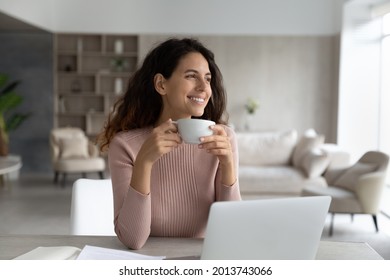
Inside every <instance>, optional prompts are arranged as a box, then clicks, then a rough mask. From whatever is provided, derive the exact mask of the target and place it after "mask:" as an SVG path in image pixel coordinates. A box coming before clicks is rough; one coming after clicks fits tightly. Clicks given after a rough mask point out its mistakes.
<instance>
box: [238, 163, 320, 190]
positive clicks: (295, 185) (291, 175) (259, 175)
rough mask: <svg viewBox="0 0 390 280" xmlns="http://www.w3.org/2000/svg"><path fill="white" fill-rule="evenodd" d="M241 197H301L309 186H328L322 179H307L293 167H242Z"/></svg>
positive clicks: (240, 174)
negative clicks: (256, 195)
mask: <svg viewBox="0 0 390 280" xmlns="http://www.w3.org/2000/svg"><path fill="white" fill-rule="evenodd" d="M239 181H240V191H241V195H249V194H258V195H265V194H273V195H276V194H279V195H300V192H301V191H302V189H303V188H304V187H305V186H307V185H320V186H326V182H325V180H324V179H323V178H322V177H317V178H307V177H306V176H305V175H304V174H303V172H302V171H301V170H299V169H297V168H294V167H292V166H286V165H280V166H240V168H239Z"/></svg>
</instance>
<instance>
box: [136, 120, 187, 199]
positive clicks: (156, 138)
mask: <svg viewBox="0 0 390 280" xmlns="http://www.w3.org/2000/svg"><path fill="white" fill-rule="evenodd" d="M181 142H182V140H181V138H180V136H179V134H178V133H177V127H176V125H175V124H174V123H173V122H172V120H171V119H169V120H168V121H166V122H164V123H162V124H161V125H159V126H158V127H155V128H154V129H153V132H152V134H151V135H150V137H149V138H148V139H147V140H146V141H145V142H144V144H143V145H142V147H141V149H140V151H139V152H138V155H137V158H136V160H135V162H134V167H133V174H132V176H131V182H130V185H131V186H132V187H133V188H134V189H135V190H136V191H138V192H140V193H142V194H145V195H147V194H149V193H150V176H151V172H152V166H153V163H154V162H155V161H156V160H158V159H159V158H160V157H161V156H162V155H164V154H166V153H169V152H170V151H172V150H173V149H174V148H176V147H177V146H179V144H180V143H181Z"/></svg>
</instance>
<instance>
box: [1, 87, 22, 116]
mask: <svg viewBox="0 0 390 280" xmlns="http://www.w3.org/2000/svg"><path fill="white" fill-rule="evenodd" d="M22 101H23V98H22V97H21V96H20V95H17V94H16V93H14V92H9V93H7V94H4V95H0V113H5V112H6V111H8V110H11V109H13V108H15V107H16V106H18V105H20V104H21V103H22Z"/></svg>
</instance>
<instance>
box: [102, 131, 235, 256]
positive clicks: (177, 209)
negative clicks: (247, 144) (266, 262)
mask: <svg viewBox="0 0 390 280" xmlns="http://www.w3.org/2000/svg"><path fill="white" fill-rule="evenodd" d="M225 129H226V131H227V133H228V135H229V136H230V139H231V144H232V148H233V154H234V159H235V163H236V170H238V154H237V145H236V137H235V134H234V132H233V131H232V130H231V129H230V128H228V127H225ZM151 132H152V128H145V129H136V130H132V131H128V132H121V133H119V134H117V135H116V136H115V137H114V139H113V140H112V142H111V143H110V148H109V154H108V158H109V166H110V172H111V180H112V184H113V192H114V224H115V231H116V233H117V235H118V238H119V239H120V240H121V241H122V243H123V244H125V245H126V246H128V247H129V248H132V249H139V248H141V247H142V246H143V245H144V244H145V242H146V240H147V238H148V237H149V236H165V237H168V236H171V237H173V236H174V237H203V235H204V232H205V228H206V223H207V218H208V213H209V208H210V205H211V204H212V203H213V202H214V201H220V200H240V199H241V196H240V192H239V186H238V181H236V183H235V184H234V185H233V186H225V185H222V184H221V174H220V172H219V169H218V167H219V161H218V158H217V157H216V156H213V155H211V154H209V153H207V152H206V151H205V150H201V149H199V148H198V146H197V145H190V144H185V143H183V144H181V145H180V146H179V147H178V148H176V149H174V150H173V151H171V152H170V153H168V154H165V155H163V156H162V157H161V158H160V159H159V160H157V161H156V162H155V163H154V165H153V168H152V175H151V186H150V187H151V191H150V194H148V195H143V194H141V193H139V192H137V191H136V190H135V189H133V188H132V187H131V186H130V181H131V176H132V171H133V163H134V161H135V159H136V157H137V153H138V151H139V150H140V148H141V146H142V144H143V143H144V141H145V140H146V139H147V138H148V137H149V135H150V133H151ZM236 176H237V175H236Z"/></svg>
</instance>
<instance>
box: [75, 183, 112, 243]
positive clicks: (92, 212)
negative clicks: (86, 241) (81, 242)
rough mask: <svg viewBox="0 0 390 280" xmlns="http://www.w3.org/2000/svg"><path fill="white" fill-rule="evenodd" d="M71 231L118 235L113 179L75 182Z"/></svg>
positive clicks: (82, 233)
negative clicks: (115, 225) (116, 230)
mask: <svg viewBox="0 0 390 280" xmlns="http://www.w3.org/2000/svg"><path fill="white" fill-rule="evenodd" d="M70 233H71V234H73V235H110V236H112V235H116V234H115V231H114V203H113V194H112V184H111V179H104V180H97V179H78V180H76V181H75V182H74V184H73V189H72V205H71V213H70Z"/></svg>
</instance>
